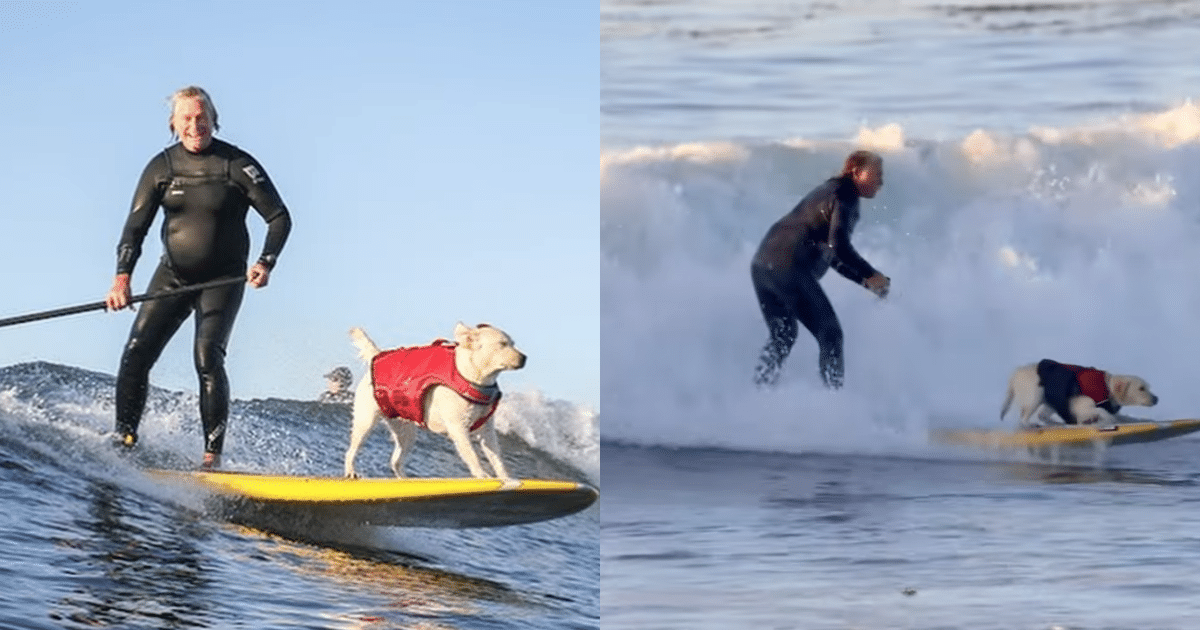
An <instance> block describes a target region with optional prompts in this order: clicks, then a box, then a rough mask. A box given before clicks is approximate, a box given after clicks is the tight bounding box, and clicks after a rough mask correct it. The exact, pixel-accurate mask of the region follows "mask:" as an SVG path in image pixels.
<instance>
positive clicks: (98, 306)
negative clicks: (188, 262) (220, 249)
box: [0, 276, 246, 328]
mask: <svg viewBox="0 0 1200 630" xmlns="http://www.w3.org/2000/svg"><path fill="white" fill-rule="evenodd" d="M245 281H246V278H245V277H243V276H237V277H233V278H220V279H218V280H210V281H208V282H201V283H200V284H191V285H188V286H186V287H179V288H178V289H167V290H166V291H159V292H158V293H143V294H141V295H135V296H133V297H132V298H130V299H129V303H130V304H135V303H137V302H145V301H146V300H157V299H158V298H165V297H171V296H173V295H182V294H184V293H191V292H193V291H203V290H204V289H211V288H213V287H223V286H225V285H229V284H236V283H238V282H245ZM107 306H108V305H107V304H105V302H104V300H100V301H99V302H89V303H87V304H79V305H77V306H67V307H64V308H56V309H54V310H51V311H41V312H39V313H30V314H28V315H18V316H16V317H9V318H6V319H0V328H3V327H4V326H12V325H15V324H24V323H26V322H36V321H38V320H42V319H51V318H53V317H62V316H63V315H74V314H76V313H85V312H87V311H99V310H103V309H104V308H107Z"/></svg>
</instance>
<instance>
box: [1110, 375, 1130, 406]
mask: <svg viewBox="0 0 1200 630" xmlns="http://www.w3.org/2000/svg"><path fill="white" fill-rule="evenodd" d="M1113 380H1114V381H1116V383H1117V384H1116V385H1115V386H1114V387H1113V393H1114V394H1116V399H1117V400H1118V401H1123V400H1125V395H1126V394H1128V393H1129V379H1128V378H1126V377H1124V376H1118V377H1116V378H1115V379H1113Z"/></svg>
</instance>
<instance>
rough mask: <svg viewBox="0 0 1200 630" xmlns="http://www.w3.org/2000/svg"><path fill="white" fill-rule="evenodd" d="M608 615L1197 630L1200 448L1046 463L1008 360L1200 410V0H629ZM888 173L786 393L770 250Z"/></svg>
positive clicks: (616, 19) (605, 7) (611, 102)
mask: <svg viewBox="0 0 1200 630" xmlns="http://www.w3.org/2000/svg"><path fill="white" fill-rule="evenodd" d="M600 22H601V24H600V46H601V95H600V97H601V112H602V117H601V155H600V212H601V256H602V262H601V287H600V290H601V311H602V312H601V338H602V340H603V345H602V354H601V364H602V378H603V395H602V401H603V405H604V408H605V418H604V422H603V426H602V429H601V438H602V448H601V452H602V460H603V461H604V464H605V468H606V470H607V475H606V477H607V481H608V486H607V487H606V495H605V507H604V511H603V513H602V515H601V536H602V545H601V567H602V571H601V574H602V585H603V591H602V599H601V616H602V619H603V622H604V626H605V628H639V629H642V628H664V629H665V628H690V629H716V628H773V629H784V628H789V629H790V628H797V629H824V628H831V629H832V628H879V629H887V628H945V629H972V630H974V629H981V628H997V629H1001V628H1030V629H1042V628H1046V629H1049V628H1070V629H1078V630H1085V629H1086V630H1091V629H1144V628H1164V629H1184V628H1195V627H1200V604H1198V603H1197V602H1200V599H1197V598H1196V597H1195V596H1194V595H1195V593H1197V592H1198V590H1197V586H1198V584H1197V578H1196V577H1195V576H1197V575H1200V553H1198V552H1200V534H1197V533H1196V531H1197V530H1196V528H1195V525H1196V518H1197V517H1196V514H1197V511H1196V509H1197V506H1198V503H1197V502H1198V501H1200V490H1198V488H1197V483H1198V481H1200V440H1198V439H1194V438H1192V437H1182V438H1177V439H1174V440H1171V441H1166V442H1160V443H1154V444H1146V445H1136V446H1122V447H1116V448H1113V449H1109V450H1107V451H1087V452H1081V453H1071V454H1070V456H1069V457H1068V456H1066V455H1063V456H1062V457H1060V458H1059V459H1056V460H1054V461H1044V460H1041V459H1038V458H1037V457H1035V456H1034V455H1032V454H1029V453H1020V452H976V451H971V450H967V449H961V448H951V447H947V446H942V445H938V444H935V443H931V441H930V439H929V437H928V435H929V432H930V430H931V429H937V428H945V427H976V428H998V429H1004V428H1010V427H1012V421H1013V418H1012V417H1011V416H1010V418H1009V419H1008V420H1007V421H1003V422H1002V421H1001V420H1000V419H999V418H998V416H999V413H998V412H999V407H1000V403H1001V401H1002V399H1003V393H1004V386H1005V383H1006V381H1007V378H1008V375H1009V374H1010V373H1011V371H1012V370H1013V369H1014V368H1015V367H1017V366H1019V365H1022V364H1026V363H1030V362H1034V361H1037V360H1039V359H1041V358H1045V357H1050V358H1056V359H1059V360H1062V361H1067V362H1072V363H1080V364H1085V365H1095V366H1099V367H1102V368H1105V369H1109V370H1111V371H1115V372H1121V373H1130V374H1137V375H1139V376H1142V377H1143V378H1145V379H1146V380H1147V381H1148V382H1149V383H1150V385H1151V388H1152V389H1153V391H1154V392H1155V393H1156V394H1158V396H1159V397H1160V404H1159V405H1158V406H1156V407H1153V408H1127V409H1126V410H1125V411H1126V412H1129V413H1130V415H1133V416H1137V417H1142V418H1150V419H1156V420H1166V419H1176V418H1188V417H1197V416H1198V414H1200V396H1197V394H1196V391H1197V389H1196V386H1195V379H1196V375H1197V374H1198V373H1200V372H1198V369H1197V367H1196V365H1195V361H1194V357H1196V356H1200V334H1197V333H1196V325H1195V321H1196V315H1195V314H1196V313H1197V312H1200V281H1197V280H1196V278H1194V277H1193V275H1194V274H1192V273H1191V270H1192V269H1196V268H1200V246H1198V245H1197V243H1200V177H1198V176H1197V174H1198V173H1200V107H1198V106H1197V105H1196V103H1194V102H1193V101H1192V100H1191V99H1192V98H1194V97H1197V96H1198V95H1200V64H1198V63H1197V62H1198V61H1200V53H1197V50H1200V49H1197V48H1196V46H1195V42H1196V41H1197V36H1198V35H1200V3H1197V2H1153V1H1148V2H1118V1H1111V2H1104V1H1101V2H1085V3H1077V2H1070V3H1068V2H1063V3H1057V2H1050V3H995V2H950V3H945V2H937V3H932V2H914V1H898V2H867V1H860V2H855V1H847V2H837V3H828V2H781V1H780V2H776V1H760V2H737V1H733V0H727V1H719V0H706V1H682V0H681V1H661V2H648V1H632V0H631V1H617V0H606V1H605V2H602V3H601V12H600ZM857 148H869V149H872V150H875V151H877V152H879V153H880V154H881V155H882V156H883V158H884V164H885V185H884V188H883V190H882V191H881V192H880V194H879V195H878V196H877V197H876V198H875V199H873V200H864V202H863V208H862V209H863V218H862V221H861V222H860V223H859V226H858V229H857V231H856V233H855V235H854V243H855V245H856V247H857V248H858V250H859V252H860V253H862V254H863V255H864V257H865V258H866V259H867V260H868V261H870V262H871V263H872V264H873V265H874V266H876V267H877V268H879V269H880V270H881V271H882V272H883V273H885V274H887V275H888V276H890V277H891V279H892V293H891V295H890V296H889V298H888V299H887V300H883V301H880V300H877V299H875V298H874V297H873V296H872V295H871V294H870V293H868V292H867V291H865V290H863V289H862V288H861V287H858V286H856V285H853V284H851V283H849V282H846V281H845V280H844V279H842V278H841V277H840V276H837V275H836V273H831V274H829V275H827V276H826V278H825V279H824V280H823V281H822V286H823V287H824V288H825V290H826V291H827V292H828V294H829V297H830V299H831V301H832V302H833V305H834V308H835V309H836V310H837V313H838V316H839V319H840V322H841V325H842V328H843V330H844V332H845V336H846V344H845V352H846V387H845V388H844V389H842V390H840V391H837V392H829V391H826V390H824V389H823V388H822V387H821V385H820V381H819V378H818V376H817V369H816V345H815V343H814V342H813V340H812V339H811V337H810V336H808V335H806V334H805V333H803V332H802V333H801V337H800V339H799V341H798V342H797V344H796V347H795V350H794V351H793V353H792V356H791V357H790V358H789V360H788V363H787V366H786V368H785V371H784V374H783V377H782V380H781V383H780V385H779V386H778V387H776V388H774V389H772V390H769V391H759V390H757V389H756V388H755V387H754V386H753V385H752V383H751V376H752V373H753V368H754V364H755V361H756V359H757V356H758V353H759V350H760V348H761V347H762V345H763V343H764V342H765V341H766V327H765V325H764V324H763V322H762V318H761V314H760V313H759V311H758V307H757V304H756V303H755V299H754V294H753V290H752V288H751V285H750V281H749V261H750V258H751V256H752V254H753V252H754V249H755V248H756V247H757V245H758V243H759V240H760V239H761V238H762V235H763V234H764V233H765V231H766V229H767V228H768V227H769V226H770V225H771V223H773V222H774V221H775V220H777V219H778V218H779V217H780V216H782V215H783V214H784V213H786V212H787V211H789V210H790V209H791V208H792V207H793V206H794V205H795V203H796V202H797V201H798V200H799V199H800V198H801V197H802V196H804V195H805V194H806V193H807V192H808V191H809V190H811V189H812V188H813V187H814V186H816V185H818V184H819V183H820V182H822V181H823V180H824V179H826V178H827V177H830V176H832V175H834V174H836V173H837V171H838V170H839V169H840V165H841V162H842V160H843V159H844V158H845V156H846V155H847V154H848V153H849V152H850V151H852V150H854V149H857Z"/></svg>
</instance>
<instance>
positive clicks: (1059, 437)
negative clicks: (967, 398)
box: [930, 419, 1200, 449]
mask: <svg viewBox="0 0 1200 630" xmlns="http://www.w3.org/2000/svg"><path fill="white" fill-rule="evenodd" d="M1196 431H1200V419H1185V420H1171V421H1165V422H1152V421H1138V422H1126V423H1121V424H1117V425H1115V426H1111V427H1097V426H1091V425H1061V426H1048V427H1039V428H1036V429H1028V430H1022V429H1018V430H1016V431H989V430H986V429H934V430H932V431H930V437H931V438H932V439H933V440H934V441H936V442H940V443H942V444H954V445H962V446H975V447H980V448H993V449H1001V448H1021V447H1036V446H1056V445H1089V444H1101V445H1110V446H1116V445H1120V444H1141V443H1145V442H1157V441H1159V440H1166V439H1168V438H1173V437H1179V436H1181V435H1187V434H1188V433H1194V432H1196Z"/></svg>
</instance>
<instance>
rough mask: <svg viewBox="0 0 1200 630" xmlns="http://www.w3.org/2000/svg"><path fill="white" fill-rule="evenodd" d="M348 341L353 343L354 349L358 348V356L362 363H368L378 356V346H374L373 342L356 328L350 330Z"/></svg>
mask: <svg viewBox="0 0 1200 630" xmlns="http://www.w3.org/2000/svg"><path fill="white" fill-rule="evenodd" d="M350 341H352V342H353V343H354V347H356V348H358V356H359V357H361V358H362V360H363V361H368V362H369V361H370V360H371V359H373V358H375V355H377V354H379V352H380V350H379V346H377V345H375V342H374V341H371V338H370V337H368V336H367V333H365V332H363V329H361V328H358V327H357V326H356V327H354V328H351V329H350Z"/></svg>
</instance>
